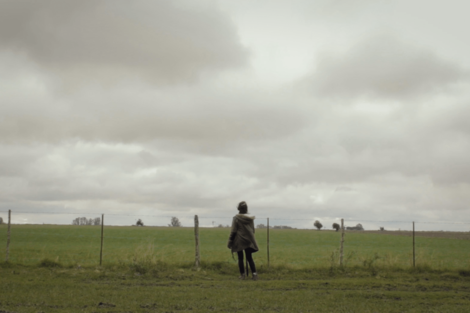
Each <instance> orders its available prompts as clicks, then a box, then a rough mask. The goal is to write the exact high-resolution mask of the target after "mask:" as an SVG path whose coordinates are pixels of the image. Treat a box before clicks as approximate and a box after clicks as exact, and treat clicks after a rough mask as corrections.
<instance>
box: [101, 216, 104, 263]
mask: <svg viewBox="0 0 470 313" xmlns="http://www.w3.org/2000/svg"><path fill="white" fill-rule="evenodd" d="M103 230H104V214H101V248H100V266H101V263H102V262H103Z"/></svg>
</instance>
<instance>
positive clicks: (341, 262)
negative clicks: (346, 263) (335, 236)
mask: <svg viewBox="0 0 470 313" xmlns="http://www.w3.org/2000/svg"><path fill="white" fill-rule="evenodd" d="M343 245H344V219H341V246H340V249H339V266H343Z"/></svg>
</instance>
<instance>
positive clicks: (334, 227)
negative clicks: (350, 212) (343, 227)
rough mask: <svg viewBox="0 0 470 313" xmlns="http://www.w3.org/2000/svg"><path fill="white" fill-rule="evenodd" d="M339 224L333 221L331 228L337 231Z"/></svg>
mask: <svg viewBox="0 0 470 313" xmlns="http://www.w3.org/2000/svg"><path fill="white" fill-rule="evenodd" d="M339 228H340V227H339V224H338V223H333V229H334V230H336V231H338V230H339Z"/></svg>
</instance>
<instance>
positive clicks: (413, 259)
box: [413, 222, 415, 267]
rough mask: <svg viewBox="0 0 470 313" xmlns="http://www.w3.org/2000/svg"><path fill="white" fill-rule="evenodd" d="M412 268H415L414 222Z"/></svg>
mask: <svg viewBox="0 0 470 313" xmlns="http://www.w3.org/2000/svg"><path fill="white" fill-rule="evenodd" d="M413 267H415V222H413Z"/></svg>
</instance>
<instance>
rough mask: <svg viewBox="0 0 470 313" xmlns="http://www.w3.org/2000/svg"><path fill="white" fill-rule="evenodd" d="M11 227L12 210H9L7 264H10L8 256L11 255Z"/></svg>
mask: <svg viewBox="0 0 470 313" xmlns="http://www.w3.org/2000/svg"><path fill="white" fill-rule="evenodd" d="M10 225H11V210H8V230H7V253H6V258H5V262H8V256H9V254H10Z"/></svg>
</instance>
